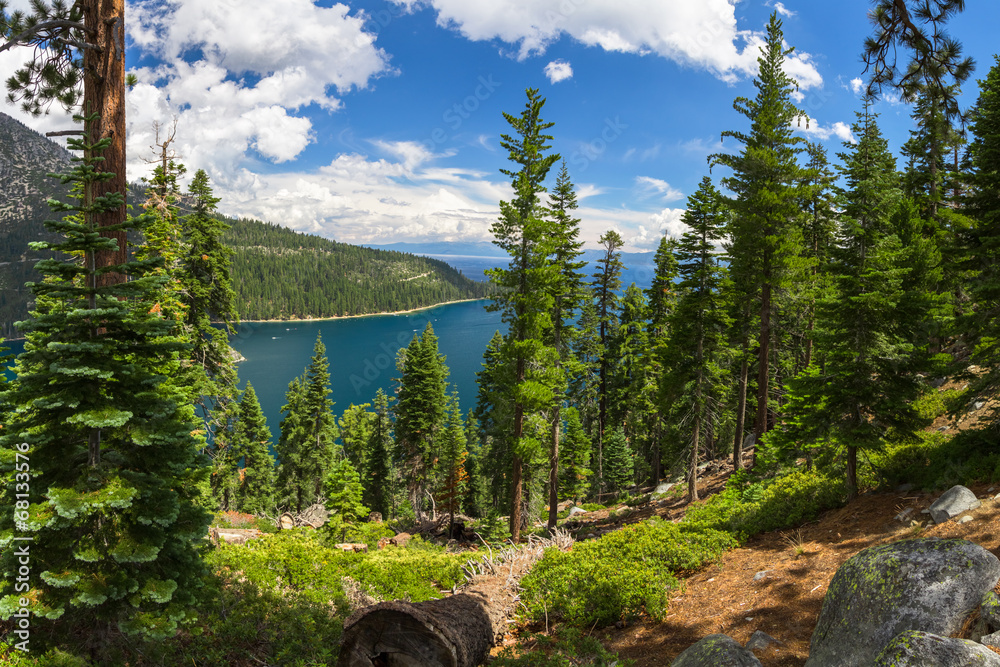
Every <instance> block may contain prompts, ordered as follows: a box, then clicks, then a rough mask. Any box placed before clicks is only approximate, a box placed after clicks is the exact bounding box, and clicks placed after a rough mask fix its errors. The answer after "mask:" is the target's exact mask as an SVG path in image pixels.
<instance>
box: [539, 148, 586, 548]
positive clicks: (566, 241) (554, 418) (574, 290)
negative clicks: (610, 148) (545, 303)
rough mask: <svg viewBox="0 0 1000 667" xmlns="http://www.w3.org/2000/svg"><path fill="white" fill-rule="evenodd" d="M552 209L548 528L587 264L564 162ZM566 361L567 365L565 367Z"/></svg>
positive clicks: (553, 518)
mask: <svg viewBox="0 0 1000 667" xmlns="http://www.w3.org/2000/svg"><path fill="white" fill-rule="evenodd" d="M550 199H551V204H550V206H551V211H552V217H553V222H554V223H555V224H554V230H553V237H554V239H553V240H554V248H553V252H552V262H553V263H554V264H555V268H556V272H557V273H556V279H555V280H554V281H553V284H552V288H551V289H552V297H553V299H552V347H553V348H554V349H555V352H556V355H555V363H556V375H557V376H558V377H557V383H558V386H557V388H556V389H557V390H556V392H555V394H556V395H555V402H554V403H553V406H552V410H551V416H550V422H551V425H552V426H551V428H552V434H551V441H550V446H549V480H548V486H549V519H548V529H549V530H550V531H551V530H553V529H554V528H555V527H556V521H557V519H558V513H559V508H558V507H557V505H558V503H559V427H560V426H561V424H562V417H561V416H560V412H561V408H562V404H563V402H564V401H565V400H566V388H567V387H566V384H567V378H566V375H567V373H569V374H572V373H573V372H574V369H575V367H576V365H577V364H576V360H575V359H574V358H573V356H572V354H571V351H570V350H571V347H570V346H571V344H572V340H571V338H572V334H573V333H574V330H573V328H572V327H569V326H566V319H567V318H569V317H571V316H572V314H573V313H574V312H575V311H576V310H577V309H578V308H579V306H580V302H581V300H582V298H583V273H582V272H581V269H583V267H584V266H585V265H586V262H583V261H581V260H580V259H579V257H580V255H582V254H583V250H582V247H583V242H582V241H580V240H578V237H579V235H580V220H579V219H578V218H574V217H573V212H574V211H575V210H576V209H577V201H576V191H575V190H574V187H573V182H572V181H571V180H570V177H569V171H568V170H567V169H566V163H565V162H563V164H562V168H561V169H560V170H559V175H558V176H557V177H556V184H555V187H554V188H553V189H552V196H551V198H550ZM565 365H569V368H567V369H564V366H565Z"/></svg>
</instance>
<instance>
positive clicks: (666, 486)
mask: <svg viewBox="0 0 1000 667" xmlns="http://www.w3.org/2000/svg"><path fill="white" fill-rule="evenodd" d="M675 486H677V485H676V484H674V483H672V482H664V483H663V484H660V485H659V486H657V487H656V488H655V489H653V493H654V494H656V495H663V494H664V493H669V492H670V489H672V488H674V487H675Z"/></svg>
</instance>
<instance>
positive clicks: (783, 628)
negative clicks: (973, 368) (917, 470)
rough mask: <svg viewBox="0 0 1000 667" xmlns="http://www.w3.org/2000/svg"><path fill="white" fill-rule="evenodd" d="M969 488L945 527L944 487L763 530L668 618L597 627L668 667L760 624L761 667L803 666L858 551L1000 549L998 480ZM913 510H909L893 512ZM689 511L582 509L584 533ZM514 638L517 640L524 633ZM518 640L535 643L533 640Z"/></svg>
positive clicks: (663, 506) (664, 505) (659, 506)
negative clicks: (936, 507)
mask: <svg viewBox="0 0 1000 667" xmlns="http://www.w3.org/2000/svg"><path fill="white" fill-rule="evenodd" d="M949 386H950V385H949ZM974 423H975V418H974V417H971V418H970V417H967V418H964V419H962V420H961V422H960V423H958V424H956V423H949V422H948V421H947V420H946V419H945V418H941V419H939V420H937V421H935V423H934V425H932V426H931V427H929V430H938V429H939V428H940V427H941V426H945V425H947V426H949V428H950V429H956V428H957V429H961V428H968V427H970V426H973V425H974ZM731 472H732V469H731V467H729V466H728V465H726V464H721V465H720V466H719V468H718V469H717V470H716V472H715V473H714V474H711V475H708V476H706V477H705V478H704V479H703V480H701V483H700V484H699V495H700V496H701V497H702V498H705V497H706V496H707V495H710V494H713V493H716V492H718V491H719V490H721V489H722V488H724V486H725V481H726V479H727V478H728V477H729V475H730V474H731ZM971 488H972V491H973V492H975V494H976V496H977V497H979V498H980V499H981V500H982V505H981V506H980V507H979V508H978V509H976V510H972V511H970V512H966V514H967V515H969V516H971V517H972V519H973V520H972V521H970V522H967V523H959V519H960V518H961V517H957V518H955V519H953V520H951V521H948V522H946V523H944V524H941V525H933V522H931V521H930V518H929V516H928V515H927V514H923V513H921V510H924V509H927V508H928V507H929V506H930V505H931V503H932V502H934V500H936V499H937V498H938V496H939V495H940V492H938V493H934V494H925V493H921V492H919V491H912V492H897V493H869V494H864V495H862V496H861V497H859V498H857V499H856V500H854V501H853V502H851V503H849V504H848V505H847V506H845V507H843V508H841V509H838V510H832V511H829V512H826V513H824V514H823V515H821V516H820V517H819V518H818V519H817V520H816V521H812V522H810V523H807V524H805V525H803V526H801V527H799V528H798V529H795V530H785V531H775V532H770V533H763V534H761V535H757V536H755V537H753V538H751V539H750V540H749V541H748V542H747V543H746V544H745V545H744V546H743V547H741V548H738V549H734V550H732V551H730V552H727V553H726V554H724V555H723V556H722V558H721V559H720V560H719V561H718V562H717V563H714V564H711V565H708V566H706V567H703V568H701V569H700V570H698V571H696V572H692V573H689V574H688V576H686V577H685V579H684V587H683V589H682V590H681V591H679V592H677V594H676V595H675V596H674V597H673V598H672V599H671V602H670V607H669V609H668V612H667V616H666V618H665V619H664V620H663V621H662V622H656V621H653V620H651V619H649V618H643V619H640V620H639V621H638V622H635V623H633V624H631V625H629V626H627V627H621V628H619V627H610V628H604V629H599V628H598V629H593V630H591V632H592V634H593V635H594V636H596V637H598V638H599V639H600V640H601V642H602V643H603V644H604V645H605V646H606V647H607V648H608V649H610V650H612V651H615V652H617V653H618V654H619V657H621V658H627V659H630V660H632V661H634V663H635V665H636V666H637V667H659V666H663V665H670V663H671V662H672V661H673V660H674V658H676V657H677V656H678V655H679V654H680V653H681V652H682V651H684V650H685V649H687V648H688V647H689V646H691V645H692V644H694V643H695V642H697V641H698V640H699V639H701V638H702V637H704V636H706V635H709V634H712V633H725V634H728V635H729V636H731V637H733V638H734V639H735V640H736V641H738V642H740V643H746V641H747V640H748V639H749V638H750V635H751V634H753V632H754V631H755V630H762V631H764V632H766V633H767V634H769V635H771V636H772V637H774V638H775V639H777V640H778V641H779V642H781V643H780V645H772V646H770V647H768V648H766V649H761V650H758V651H756V655H757V658H758V659H759V660H760V661H761V663H762V664H763V665H764V666H765V667H769V666H774V667H792V666H799V665H802V664H804V663H805V661H806V658H807V657H808V654H809V641H810V638H811V636H812V632H813V628H814V627H815V625H816V619H817V617H818V616H819V612H820V609H821V607H822V604H823V596H824V595H825V594H826V590H827V587H828V586H829V584H830V580H831V579H832V578H833V575H834V573H835V572H836V571H837V569H838V568H839V567H840V566H841V565H842V564H843V563H844V562H845V561H846V560H847V559H848V558H850V557H851V556H853V555H854V554H856V553H857V552H859V551H861V550H863V549H866V548H868V547H872V546H876V545H879V544H884V543H887V542H893V541H896V540H902V539H911V538H914V537H941V538H962V539H966V540H969V541H971V542H974V543H976V544H979V545H981V546H983V547H984V548H986V549H987V550H989V551H991V552H992V553H993V554H994V555H996V556H998V557H1000V501H998V500H994V499H993V497H994V496H1000V484H997V485H996V488H993V487H991V486H990V485H977V486H973V487H971ZM908 508H909V510H910V511H909V514H908V515H907V516H906V517H905V518H904V519H903V520H897V519H896V517H897V516H898V515H899V514H900V513H901V512H904V511H905V510H907V509H908ZM685 509H686V502H685V501H684V500H683V499H675V500H670V501H661V502H660V503H652V504H650V505H649V506H647V507H645V508H639V509H637V510H634V511H633V512H632V513H631V514H629V516H627V517H626V518H624V519H623V518H620V517H618V516H616V517H614V518H609V516H608V515H609V514H610V512H609V511H607V510H605V511H603V512H593V513H589V514H587V515H581V521H580V523H581V524H582V525H581V527H580V529H579V530H578V534H580V535H586V534H601V533H603V532H606V531H607V530H608V529H612V528H615V527H618V526H619V525H620V524H621V523H632V522H634V521H642V520H645V519H648V518H649V517H650V516H652V515H654V514H655V515H658V516H661V517H663V518H666V519H676V518H678V517H680V516H682V515H683V513H684V511H685ZM616 514H618V513H617V512H616ZM963 516H964V515H963ZM583 517H586V518H583ZM998 589H1000V586H998ZM543 629H544V628H540V627H537V626H533V627H529V628H520V629H519V632H520V633H522V635H521V636H525V635H526V633H527V632H540V631H542V630H543ZM509 641H510V642H511V643H514V644H517V643H518V642H519V639H518V633H515V634H514V636H513V637H511V639H510V640H509ZM522 645H523V646H524V648H530V642H529V643H528V644H527V645H526V644H524V643H523V642H522Z"/></svg>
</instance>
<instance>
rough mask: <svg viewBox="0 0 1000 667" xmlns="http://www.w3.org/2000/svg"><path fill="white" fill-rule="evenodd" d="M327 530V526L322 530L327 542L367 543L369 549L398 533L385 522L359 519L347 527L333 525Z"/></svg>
mask: <svg viewBox="0 0 1000 667" xmlns="http://www.w3.org/2000/svg"><path fill="white" fill-rule="evenodd" d="M328 525H330V526H331V527H330V529H329V530H327V529H326V528H327V527H326V526H324V527H323V530H321V531H320V532H321V533H322V534H323V535H324V537H325V538H326V541H327V544H339V543H340V542H351V543H353V544H367V545H368V548H369V549H374V548H376V547H377V546H378V541H379V540H381V539H382V538H385V537H392V536H393V535H395V534H396V531H394V530H393V529H392V528H390V527H389V526H387V525H386V524H385V523H384V522H383V523H369V522H367V521H358V522H355V523H349V524H347V527H346V533H345V532H344V530H345V528H344V526H343V525H339V526H333V525H331V524H328Z"/></svg>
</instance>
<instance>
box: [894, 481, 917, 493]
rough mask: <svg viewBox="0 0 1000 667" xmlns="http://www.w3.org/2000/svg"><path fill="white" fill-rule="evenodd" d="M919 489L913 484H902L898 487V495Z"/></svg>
mask: <svg viewBox="0 0 1000 667" xmlns="http://www.w3.org/2000/svg"><path fill="white" fill-rule="evenodd" d="M915 488H917V485H916V484H911V483H909V482H907V483H906V484H900V485H899V486H897V487H896V493H909V492H910V491H912V490H913V489H915Z"/></svg>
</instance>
